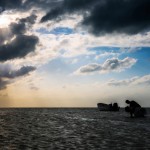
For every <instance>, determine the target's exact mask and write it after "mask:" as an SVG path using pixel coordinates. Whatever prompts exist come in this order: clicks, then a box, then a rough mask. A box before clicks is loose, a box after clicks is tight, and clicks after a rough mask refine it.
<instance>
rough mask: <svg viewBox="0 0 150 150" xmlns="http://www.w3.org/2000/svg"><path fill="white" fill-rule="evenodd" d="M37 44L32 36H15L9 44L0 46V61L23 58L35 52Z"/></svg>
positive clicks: (35, 38) (36, 40) (36, 39)
mask: <svg viewBox="0 0 150 150" xmlns="http://www.w3.org/2000/svg"><path fill="white" fill-rule="evenodd" d="M37 43H38V38H37V37H36V36H34V35H31V36H27V35H17V36H16V38H15V39H14V40H13V41H12V42H11V43H8V44H3V45H0V61H6V60H10V59H15V58H22V57H25V56H26V55H27V54H28V53H30V52H32V51H34V50H35V47H36V44H37Z"/></svg>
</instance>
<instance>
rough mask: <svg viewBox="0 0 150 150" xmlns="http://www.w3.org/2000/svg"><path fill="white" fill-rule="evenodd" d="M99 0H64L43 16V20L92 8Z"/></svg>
mask: <svg viewBox="0 0 150 150" xmlns="http://www.w3.org/2000/svg"><path fill="white" fill-rule="evenodd" d="M96 1H97V0H64V1H63V3H62V5H61V6H59V7H55V8H54V9H51V10H50V11H49V12H48V13H47V14H46V15H45V16H43V17H42V19H41V22H45V21H47V20H51V19H57V17H60V16H61V15H63V14H65V13H73V12H77V11H79V10H80V11H82V10H85V9H87V8H90V7H91V5H94V4H95V2H96Z"/></svg>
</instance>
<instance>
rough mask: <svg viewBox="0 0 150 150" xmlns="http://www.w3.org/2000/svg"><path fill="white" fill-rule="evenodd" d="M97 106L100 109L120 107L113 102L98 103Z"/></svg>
mask: <svg viewBox="0 0 150 150" xmlns="http://www.w3.org/2000/svg"><path fill="white" fill-rule="evenodd" d="M97 107H98V109H99V110H100V111H119V109H120V107H119V106H118V103H114V104H112V103H111V104H105V103H98V104H97Z"/></svg>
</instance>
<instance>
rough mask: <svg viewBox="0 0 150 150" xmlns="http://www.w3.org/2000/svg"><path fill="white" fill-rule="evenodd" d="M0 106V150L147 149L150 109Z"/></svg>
mask: <svg viewBox="0 0 150 150" xmlns="http://www.w3.org/2000/svg"><path fill="white" fill-rule="evenodd" d="M147 110H148V113H147V116H146V117H145V118H130V117H129V114H127V113H126V112H125V111H124V109H121V110H120V111H119V112H100V111H99V110H98V109H97V108H78V109H77V108H11V109H6V108H3V109H2V108H1V109H0V150H103V149H106V150H107V149H108V150H109V149H113V150H117V149H118V150H150V111H149V109H147Z"/></svg>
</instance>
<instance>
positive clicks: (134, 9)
mask: <svg viewBox="0 0 150 150" xmlns="http://www.w3.org/2000/svg"><path fill="white" fill-rule="evenodd" d="M149 7H150V1H149V0H142V1H137V0H132V1H131V0H122V1H120V0H105V1H103V0H102V1H99V0H87V1H85V0H72V1H70V0H64V1H63V2H62V3H61V5H59V6H58V7H55V8H53V9H51V10H50V11H49V12H48V13H47V14H46V15H45V16H43V17H42V19H41V22H45V21H47V20H57V19H60V18H61V16H62V15H64V14H71V13H72V14H73V13H81V14H83V16H84V19H83V22H82V24H83V25H85V26H87V27H88V30H89V31H90V32H92V33H93V34H95V35H99V34H105V33H116V32H117V33H126V34H137V33H140V32H143V31H147V30H149V28H150V9H149Z"/></svg>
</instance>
